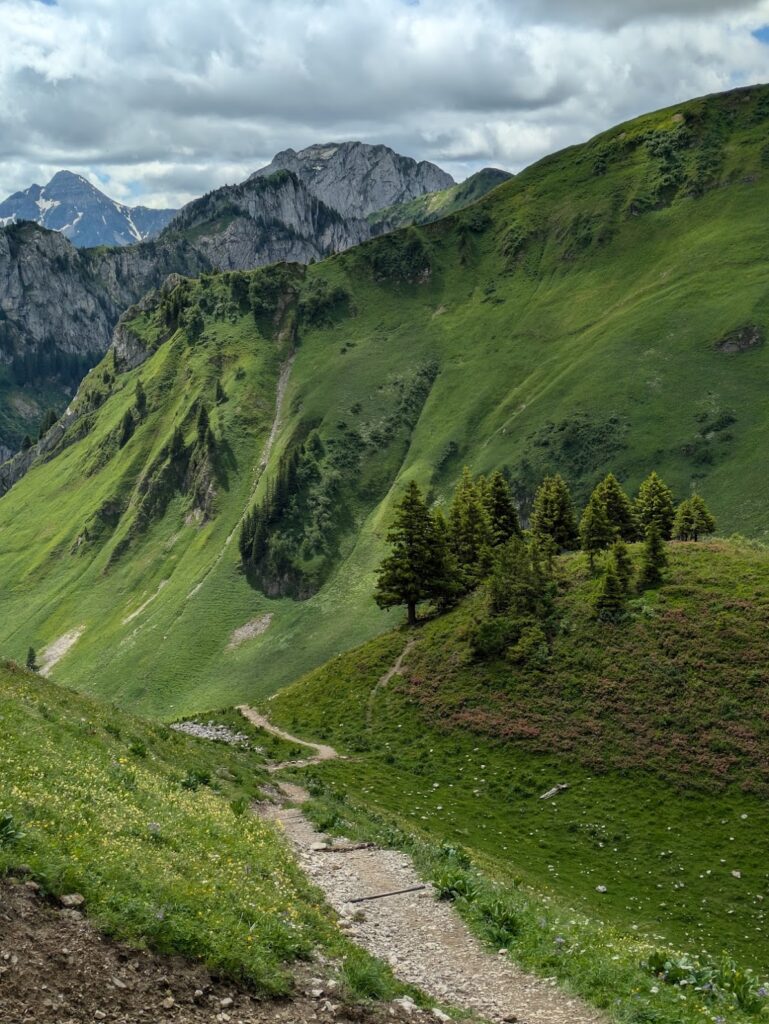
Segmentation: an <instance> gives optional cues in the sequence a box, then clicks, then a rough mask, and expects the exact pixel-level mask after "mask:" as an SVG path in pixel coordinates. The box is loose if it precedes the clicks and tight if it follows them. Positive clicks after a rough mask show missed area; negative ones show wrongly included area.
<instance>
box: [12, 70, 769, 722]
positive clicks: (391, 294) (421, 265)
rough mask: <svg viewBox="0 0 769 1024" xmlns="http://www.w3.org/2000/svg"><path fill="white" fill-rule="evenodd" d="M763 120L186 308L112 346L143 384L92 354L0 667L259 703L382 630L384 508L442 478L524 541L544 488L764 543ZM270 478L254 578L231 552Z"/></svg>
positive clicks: (21, 578)
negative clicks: (207, 428)
mask: <svg viewBox="0 0 769 1024" xmlns="http://www.w3.org/2000/svg"><path fill="white" fill-rule="evenodd" d="M768 120H769V88H764V87H756V88H752V89H749V90H743V91H738V92H735V93H729V94H725V95H721V96H716V97H711V98H707V99H702V100H696V101H693V102H691V103H688V104H683V105H681V106H678V107H675V108H672V109H670V110H666V111H661V112H658V113H655V114H650V115H648V116H646V117H643V118H640V119H638V120H637V121H633V122H631V123H629V124H626V125H621V126H619V127H617V128H615V129H612V130H611V131H610V132H607V133H605V134H604V135H602V136H599V137H598V138H597V139H595V140H593V141H592V142H590V143H587V144H586V145H584V146H579V147H574V148H572V149H570V150H567V151H565V152H564V153H560V154H556V155H554V156H552V157H549V158H547V159H546V160H544V161H541V162H540V163H539V164H537V165H535V166H534V167H532V168H530V169H529V170H527V171H525V172H524V173H522V174H521V175H519V176H517V177H516V178H515V179H513V180H511V181H509V182H507V183H505V184H503V185H502V186H500V187H499V188H496V189H494V190H493V191H492V192H491V193H489V194H488V195H487V196H486V197H485V198H484V199H482V200H480V201H479V202H477V203H475V204H473V205H472V206H470V207H468V208H467V209H466V210H463V211H461V212H460V213H458V214H456V215H455V216H451V217H448V218H445V219H443V220H440V221H437V222H435V223H433V224H429V225H426V226H424V227H410V228H407V229H405V230H403V231H400V232H397V233H395V234H392V235H388V236H385V237H383V238H380V239H376V240H374V241H372V242H369V243H367V244H366V245H363V246H360V247H359V248H357V249H355V250H351V251H348V252H346V253H344V254H341V255H339V256H336V257H334V258H332V259H329V260H326V261H324V262H323V263H320V264H317V265H314V266H311V267H308V268H306V270H303V269H300V268H294V269H290V268H288V269H286V268H277V269H274V270H262V271H257V272H255V273H254V274H251V275H242V274H231V275H212V276H207V277H204V278H202V279H201V280H200V281H199V282H198V283H196V284H194V285H185V286H180V288H179V290H178V291H177V292H176V293H174V296H172V297H171V298H169V300H168V301H167V302H166V304H165V306H164V307H163V308H156V309H155V310H150V311H147V312H145V313H143V314H142V315H141V316H140V317H139V319H138V320H137V321H135V322H134V324H133V327H132V330H133V331H134V333H135V335H136V336H137V337H138V338H140V339H144V342H145V343H146V345H147V346H148V349H149V350H150V351H151V352H152V354H151V356H150V358H149V359H148V361H147V362H146V363H145V364H144V365H143V366H141V367H139V368H138V369H134V370H131V371H127V372H115V371H114V368H112V367H111V363H110V358H111V357H109V356H108V357H107V359H106V361H105V363H103V364H102V365H101V366H100V367H98V368H97V369H96V370H94V371H93V372H92V373H91V374H90V376H89V378H88V379H87V382H86V384H85V385H84V388H83V393H82V395H81V397H80V399H79V400H78V401H79V402H80V403H90V404H89V405H88V406H87V415H85V416H84V417H82V418H81V419H80V420H79V421H78V423H76V424H75V425H74V426H73V427H72V428H71V430H70V434H69V436H68V438H67V442H71V443H68V445H67V447H65V449H64V450H63V451H62V452H61V454H59V455H58V456H57V457H56V458H54V459H53V460H52V461H49V462H47V463H46V464H44V465H38V466H37V467H35V468H34V469H33V470H32V472H30V473H29V474H28V475H27V476H26V477H25V478H24V479H23V480H22V481H21V482H20V483H19V484H17V485H16V486H15V487H14V488H13V490H12V491H11V492H10V493H9V494H8V495H7V496H6V497H4V498H3V499H2V500H0V574H1V575H2V579H3V581H4V587H3V591H2V594H0V650H2V651H4V652H5V653H6V654H7V655H9V656H14V657H17V658H18V657H21V658H23V656H24V654H25V652H26V649H27V646H28V645H29V644H32V645H33V646H34V647H35V648H37V649H41V648H43V647H45V646H46V645H48V644H50V643H52V642H53V641H56V640H58V639H60V638H62V637H65V636H69V637H70V639H71V638H72V637H77V639H76V642H74V643H73V644H72V646H71V647H69V648H68V649H67V653H66V654H65V655H64V656H63V657H62V658H61V660H60V661H59V662H58V663H57V664H56V665H55V667H54V669H53V671H54V674H55V677H56V678H57V679H60V680H62V681H63V682H66V683H69V684H72V685H75V686H77V687H79V688H82V689H87V690H91V691H93V692H98V693H102V694H106V695H109V696H110V697H113V698H114V699H116V700H119V701H120V702H121V703H124V704H126V705H132V706H134V707H140V708H142V709H144V710H147V711H152V712H153V713H156V714H160V715H164V716H167V717H174V716H176V715H177V714H179V713H182V712H183V711H189V710H195V709H200V708H204V707H210V706H215V705H224V704H226V703H232V702H234V701H236V700H240V699H244V698H246V699H254V698H256V697H258V696H259V695H263V694H266V693H269V692H272V691H273V690H274V689H276V688H277V687H279V686H281V685H283V684H285V683H286V682H288V681H290V680H291V679H294V678H296V677H297V676H298V675H299V674H301V673H303V672H305V671H307V670H308V669H310V668H312V667H313V666H315V665H318V664H320V663H322V662H323V661H325V660H326V659H328V658H329V657H332V656H333V655H335V654H337V653H340V652H342V651H344V650H346V649H347V648H349V647H350V646H351V645H353V644H356V643H359V642H361V641H363V640H365V639H367V638H369V637H371V636H373V635H374V634H375V633H377V632H378V631H381V630H385V629H387V628H389V626H390V625H391V624H392V623H393V622H394V621H395V620H394V619H393V618H392V617H388V616H387V615H386V614H384V613H381V612H379V611H377V609H376V607H375V606H374V604H373V601H371V599H370V593H371V589H372V579H373V569H374V567H375V566H376V564H377V563H378V561H379V559H380V558H381V555H382V552H383V544H384V540H383V538H384V533H385V531H386V528H387V525H388V523H389V521H390V515H391V508H392V503H393V500H394V499H396V498H397V497H398V496H399V495H400V494H401V493H402V488H403V486H404V483H405V482H406V481H408V480H409V479H412V478H416V479H417V480H419V482H420V483H421V484H422V485H423V486H425V487H427V488H428V490H429V492H430V495H431V497H432V498H433V499H434V500H435V501H437V502H442V501H445V499H446V497H447V495H448V494H449V493H450V490H451V488H452V486H453V484H454V483H455V481H456V479H457V478H458V476H459V474H460V472H461V469H462V466H463V464H468V465H469V466H470V467H471V469H472V470H473V471H474V472H488V471H490V470H492V469H496V468H504V469H505V470H506V472H507V473H508V475H509V477H510V479H511V482H512V484H513V487H514V490H515V493H516V496H517V498H518V501H519V503H520V505H521V509H522V512H523V514H524V517H525V515H526V514H527V511H528V508H529V506H530V502H531V499H532V495H533V492H534V489H535V487H536V485H537V484H538V483H539V481H540V479H541V478H542V476H543V475H544V474H545V473H547V472H550V471H555V470H557V471H560V472H562V473H563V474H564V475H565V476H566V477H567V479H568V480H569V482H570V483H571V484H572V486H573V488H574V490H575V493H576V494H577V497H578V498H579V499H584V498H586V496H587V494H588V493H589V491H590V489H591V488H592V486H593V484H594V483H595V482H596V481H597V480H598V479H600V478H601V477H602V476H603V475H604V474H605V472H606V471H607V470H609V469H611V470H614V471H615V472H616V473H617V474H618V476H619V477H620V478H621V480H622V481H623V483H624V484H625V485H626V486H627V487H628V489H631V490H632V489H634V488H635V487H636V486H637V484H638V483H639V481H640V480H641V479H642V477H644V476H645V475H646V474H647V472H648V471H649V470H650V469H652V468H656V469H657V470H659V471H660V472H661V474H662V475H663V476H664V477H665V478H666V479H667V480H668V481H669V483H670V484H671V485H672V486H673V488H674V490H675V491H676V495H677V497H679V498H680V497H683V496H686V495H687V494H688V493H689V492H690V490H691V489H692V488H693V487H695V486H696V487H697V488H698V489H699V491H700V492H701V493H702V494H703V495H704V497H705V498H706V499H707V501H708V504H709V505H710V506H711V508H712V509H713V511H714V512H715V514H716V516H717V518H718V521H719V530H720V532H721V533H723V534H727V535H728V534H729V533H731V532H732V531H739V532H741V533H744V534H747V535H751V536H754V537H759V538H760V537H763V536H765V534H766V531H767V528H769V512H768V511H767V510H768V509H769V484H768V483H767V479H766V474H765V473H764V472H763V463H762V459H761V455H760V453H761V451H762V441H763V437H764V436H765V434H766V431H767V428H768V427H769V423H767V419H768V418H769V412H768V411H767V406H766V402H765V401H764V392H765V379H766V376H767V373H769V362H768V361H769V350H767V347H766V345H765V343H764V339H765V334H766V329H767V326H768V325H769V292H767V289H766V270H767V265H768V264H769V240H768V239H767V236H766V232H765V231H764V230H763V219H762V218H763V211H764V209H765V206H766V202H767V198H768V194H767V190H769V179H767V177H766V169H765V168H766V160H767V158H766V155H765V147H766V143H765V137H766V127H767V121H768ZM292 356H293V359H291V357H292ZM281 371H283V376H282V378H281ZM105 373H106V374H107V375H108V376H109V377H110V378H111V379H110V381H109V382H108V383H105V377H104V375H105ZM139 378H141V379H142V381H143V385H144V387H145V389H146V392H147V396H148V404H147V411H146V413H145V415H144V416H143V418H142V419H141V421H140V422H137V424H136V429H135V431H134V433H133V436H132V437H131V438H130V440H128V441H127V443H126V444H125V445H124V446H123V447H122V448H121V447H119V441H120V429H121V423H122V420H123V417H124V415H125V413H126V411H127V410H128V409H130V408H131V407H132V405H133V403H134V391H135V386H136V382H137V380H138V379H139ZM281 379H282V383H283V384H284V385H285V387H284V388H283V387H282V388H281V393H282V394H283V395H284V400H283V402H282V415H281V417H280V421H279V422H278V423H277V426H276V430H275V432H274V443H273V444H272V445H268V437H269V436H270V431H271V427H272V424H273V417H274V411H275V403H276V394H277V392H278V383H279V381H280V380H281ZM217 383H218V384H219V385H220V387H221V390H222V392H223V395H224V397H222V396H221V394H220V393H219V392H218V391H217ZM201 401H204V402H205V403H206V404H207V407H208V409H209V412H210V416H211V422H212V427H213V432H214V435H215V445H214V449H213V450H212V452H208V451H207V448H206V446H205V445H203V447H202V448H201V446H200V445H198V444H197V441H196V417H197V412H198V408H199V403H200V402H201ZM81 408H83V406H82V405H81ZM176 426H179V427H180V428H181V430H182V434H183V438H182V440H183V445H184V459H182V464H181V465H180V464H178V460H177V462H175V461H174V458H173V457H172V455H171V452H170V446H171V442H172V440H173V434H174V429H175V427H176ZM265 457H266V462H267V466H266V470H265V471H264V472H262V467H261V465H260V463H261V461H262V460H264V459H265ZM281 480H283V481H284V483H285V481H286V480H288V481H290V484H291V486H290V487H289V488H288V491H286V493H284V494H283V497H284V498H285V500H284V501H283V505H282V508H281V510H280V514H279V515H277V517H275V518H274V520H273V521H271V523H270V526H269V534H270V538H271V540H270V558H269V559H268V560H267V561H268V563H269V564H264V565H261V566H259V567H258V568H257V571H255V572H254V573H253V574H252V578H250V579H249V578H247V577H246V576H245V575H244V574H243V573H242V572H241V571H240V569H239V565H238V561H239V559H238V551H237V537H238V524H239V522H240V520H241V517H242V516H243V514H244V513H245V512H246V511H248V510H250V509H252V508H254V507H263V505H264V499H265V497H266V494H267V491H268V489H269V488H271V487H272V488H275V486H276V485H277V484H278V483H279V482H280V481H281ZM284 490H285V488H284ZM297 598H301V600H297ZM249 623H251V624H252V627H251V628H250V629H249V630H246V631H245V633H242V634H237V635H236V634H235V633H234V631H235V630H238V629H240V628H241V627H244V626H247V625H248V624H249ZM238 636H239V637H240V638H241V639H242V642H238V640H237V637H238Z"/></svg>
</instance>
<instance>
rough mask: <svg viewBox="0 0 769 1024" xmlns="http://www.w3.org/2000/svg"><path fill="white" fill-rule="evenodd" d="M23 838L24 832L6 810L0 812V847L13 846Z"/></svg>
mask: <svg viewBox="0 0 769 1024" xmlns="http://www.w3.org/2000/svg"><path fill="white" fill-rule="evenodd" d="M22 839H24V833H23V832H22V831H21V829H20V828H19V826H18V825H17V824H16V821H15V820H14V817H13V815H12V814H10V813H9V812H8V811H3V812H2V813H1V814H0V847H2V846H13V845H14V844H15V843H19V842H21V840H22Z"/></svg>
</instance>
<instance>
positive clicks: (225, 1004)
mask: <svg viewBox="0 0 769 1024" xmlns="http://www.w3.org/2000/svg"><path fill="white" fill-rule="evenodd" d="M234 1002H235V1000H234V999H231V998H230V997H229V996H225V997H224V999H220V1000H219V1006H220V1007H221V1008H222V1009H223V1010H229V1008H230V1007H231V1006H232V1004H233V1003H234Z"/></svg>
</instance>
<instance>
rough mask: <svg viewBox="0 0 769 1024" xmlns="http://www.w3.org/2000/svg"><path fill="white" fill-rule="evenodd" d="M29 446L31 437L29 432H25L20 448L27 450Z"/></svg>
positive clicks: (30, 445)
mask: <svg viewBox="0 0 769 1024" xmlns="http://www.w3.org/2000/svg"><path fill="white" fill-rule="evenodd" d="M31 447H32V438H31V437H30V436H29V434H25V435H24V440H23V441H22V442H21V450H22V451H23V452H28V451H29V449H30V448H31Z"/></svg>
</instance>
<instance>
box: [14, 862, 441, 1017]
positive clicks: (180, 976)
mask: <svg viewBox="0 0 769 1024" xmlns="http://www.w3.org/2000/svg"><path fill="white" fill-rule="evenodd" d="M32 885H34V883H29V882H26V883H25V882H23V881H21V880H9V881H6V882H0V1021H2V1024H33V1022H34V1024H49V1022H50V1024H53V1022H56V1024H86V1022H88V1024H93V1022H94V1021H105V1022H107V1024H143V1022H145V1021H146V1022H147V1024H165V1022H169V1024H202V1022H207V1024H208V1022H217V1024H219V1022H222V1024H227V1022H230V1024H304V1022H309V1021H313V1022H318V1024H323V1022H331V1021H335V1022H337V1024H346V1022H357V1024H384V1022H385V1021H387V1024H391V1022H396V1024H397V1022H405V1021H406V1020H410V1021H411V1022H412V1024H414V1022H415V1021H416V1022H420V1021H421V1022H426V1021H428V1020H429V1021H431V1022H432V1024H435V1018H434V1017H433V1016H432V1015H431V1014H428V1013H426V1012H421V1011H415V1012H413V1013H412V1014H411V1015H409V1014H408V1013H407V1012H405V1011H404V1009H403V1008H402V1007H400V1006H399V1005H398V1004H397V1003H396V1004H390V1003H388V1004H382V1005H372V1006H365V1007H363V1006H348V1005H345V1003H344V1001H343V1000H342V999H341V998H340V996H339V993H338V990H335V989H334V986H333V982H331V983H329V980H328V977H329V974H330V973H331V971H330V967H329V965H328V963H327V962H325V961H318V962H316V963H313V964H309V965H303V966H302V968H301V971H300V972H299V973H298V974H297V993H296V996H295V997H294V998H292V999H290V1000H288V999H284V1000H263V999H259V998H258V997H257V996H255V995H254V994H253V993H252V992H249V991H248V990H247V989H246V988H244V987H242V986H238V985H235V984H233V983H231V982H228V981H227V980H226V979H222V978H217V977H215V976H213V975H212V974H211V973H210V972H209V971H207V970H206V968H205V967H203V966H202V965H201V964H199V963H195V962H192V961H189V960H185V959H183V958H181V957H168V956H159V955H156V954H153V953H148V952H141V951H137V950H134V949H131V948H129V947H128V946H125V945H122V944H121V943H117V942H113V941H112V940H110V939H108V938H106V937H105V936H104V935H103V934H101V932H99V931H98V930H97V929H96V928H95V927H94V926H93V925H92V924H91V923H90V922H89V921H88V919H87V918H86V917H84V916H83V915H82V914H80V913H79V912H78V911H76V910H65V909H62V908H60V907H59V906H58V905H55V904H53V903H52V902H49V901H47V900H46V899H45V898H44V897H43V896H42V895H41V894H40V893H39V892H37V891H36V890H35V889H34V888H32V887H31V886H32ZM319 981H320V984H318V982H319ZM313 992H315V993H316V995H313V994H312V993H313ZM318 992H322V995H317V993H318ZM170 1000H173V1001H172V1002H170ZM228 1000H231V1001H232V1002H231V1003H230V1002H228Z"/></svg>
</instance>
